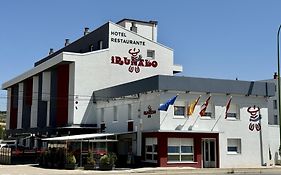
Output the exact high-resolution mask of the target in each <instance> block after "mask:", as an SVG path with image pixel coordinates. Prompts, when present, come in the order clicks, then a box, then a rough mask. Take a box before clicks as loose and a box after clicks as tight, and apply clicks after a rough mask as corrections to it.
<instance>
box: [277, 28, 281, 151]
mask: <svg viewBox="0 0 281 175" xmlns="http://www.w3.org/2000/svg"><path fill="white" fill-rule="evenodd" d="M280 29H281V25H280V26H279V28H278V32H277V66H278V70H277V71H278V73H277V87H278V92H277V95H278V115H279V135H280V136H279V139H280V140H279V143H280V144H279V155H280V156H281V107H280V101H281V100H280V99H281V98H280V59H279V52H280V48H279V40H280V36H279V35H280Z"/></svg>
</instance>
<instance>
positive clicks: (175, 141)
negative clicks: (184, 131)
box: [167, 137, 194, 163]
mask: <svg viewBox="0 0 281 175" xmlns="http://www.w3.org/2000/svg"><path fill="white" fill-rule="evenodd" d="M184 141H185V142H187V143H184ZM171 142H172V144H169V143H171ZM184 146H185V147H191V150H192V152H191V153H185V152H183V151H182V147H184ZM169 147H170V148H171V147H176V148H177V149H178V152H169ZM169 156H178V160H169ZM184 156H192V160H182V159H183V157H184ZM190 162H192V163H193V162H194V139H193V138H173V137H171V138H168V142H167V163H190Z"/></svg>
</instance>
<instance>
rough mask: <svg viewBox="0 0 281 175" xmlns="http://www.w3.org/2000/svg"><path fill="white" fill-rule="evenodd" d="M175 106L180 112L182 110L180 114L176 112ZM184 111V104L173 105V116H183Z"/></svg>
mask: <svg viewBox="0 0 281 175" xmlns="http://www.w3.org/2000/svg"><path fill="white" fill-rule="evenodd" d="M176 108H179V109H182V112H183V113H181V114H176ZM185 112H186V108H185V106H182V105H174V118H177V117H184V116H185Z"/></svg>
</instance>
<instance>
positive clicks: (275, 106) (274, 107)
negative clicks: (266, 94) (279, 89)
mask: <svg viewBox="0 0 281 175" xmlns="http://www.w3.org/2000/svg"><path fill="white" fill-rule="evenodd" d="M277 108H278V104H277V100H273V109H277Z"/></svg>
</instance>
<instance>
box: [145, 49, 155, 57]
mask: <svg viewBox="0 0 281 175" xmlns="http://www.w3.org/2000/svg"><path fill="white" fill-rule="evenodd" d="M146 56H147V58H151V59H154V58H155V51H154V50H147V55H146Z"/></svg>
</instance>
